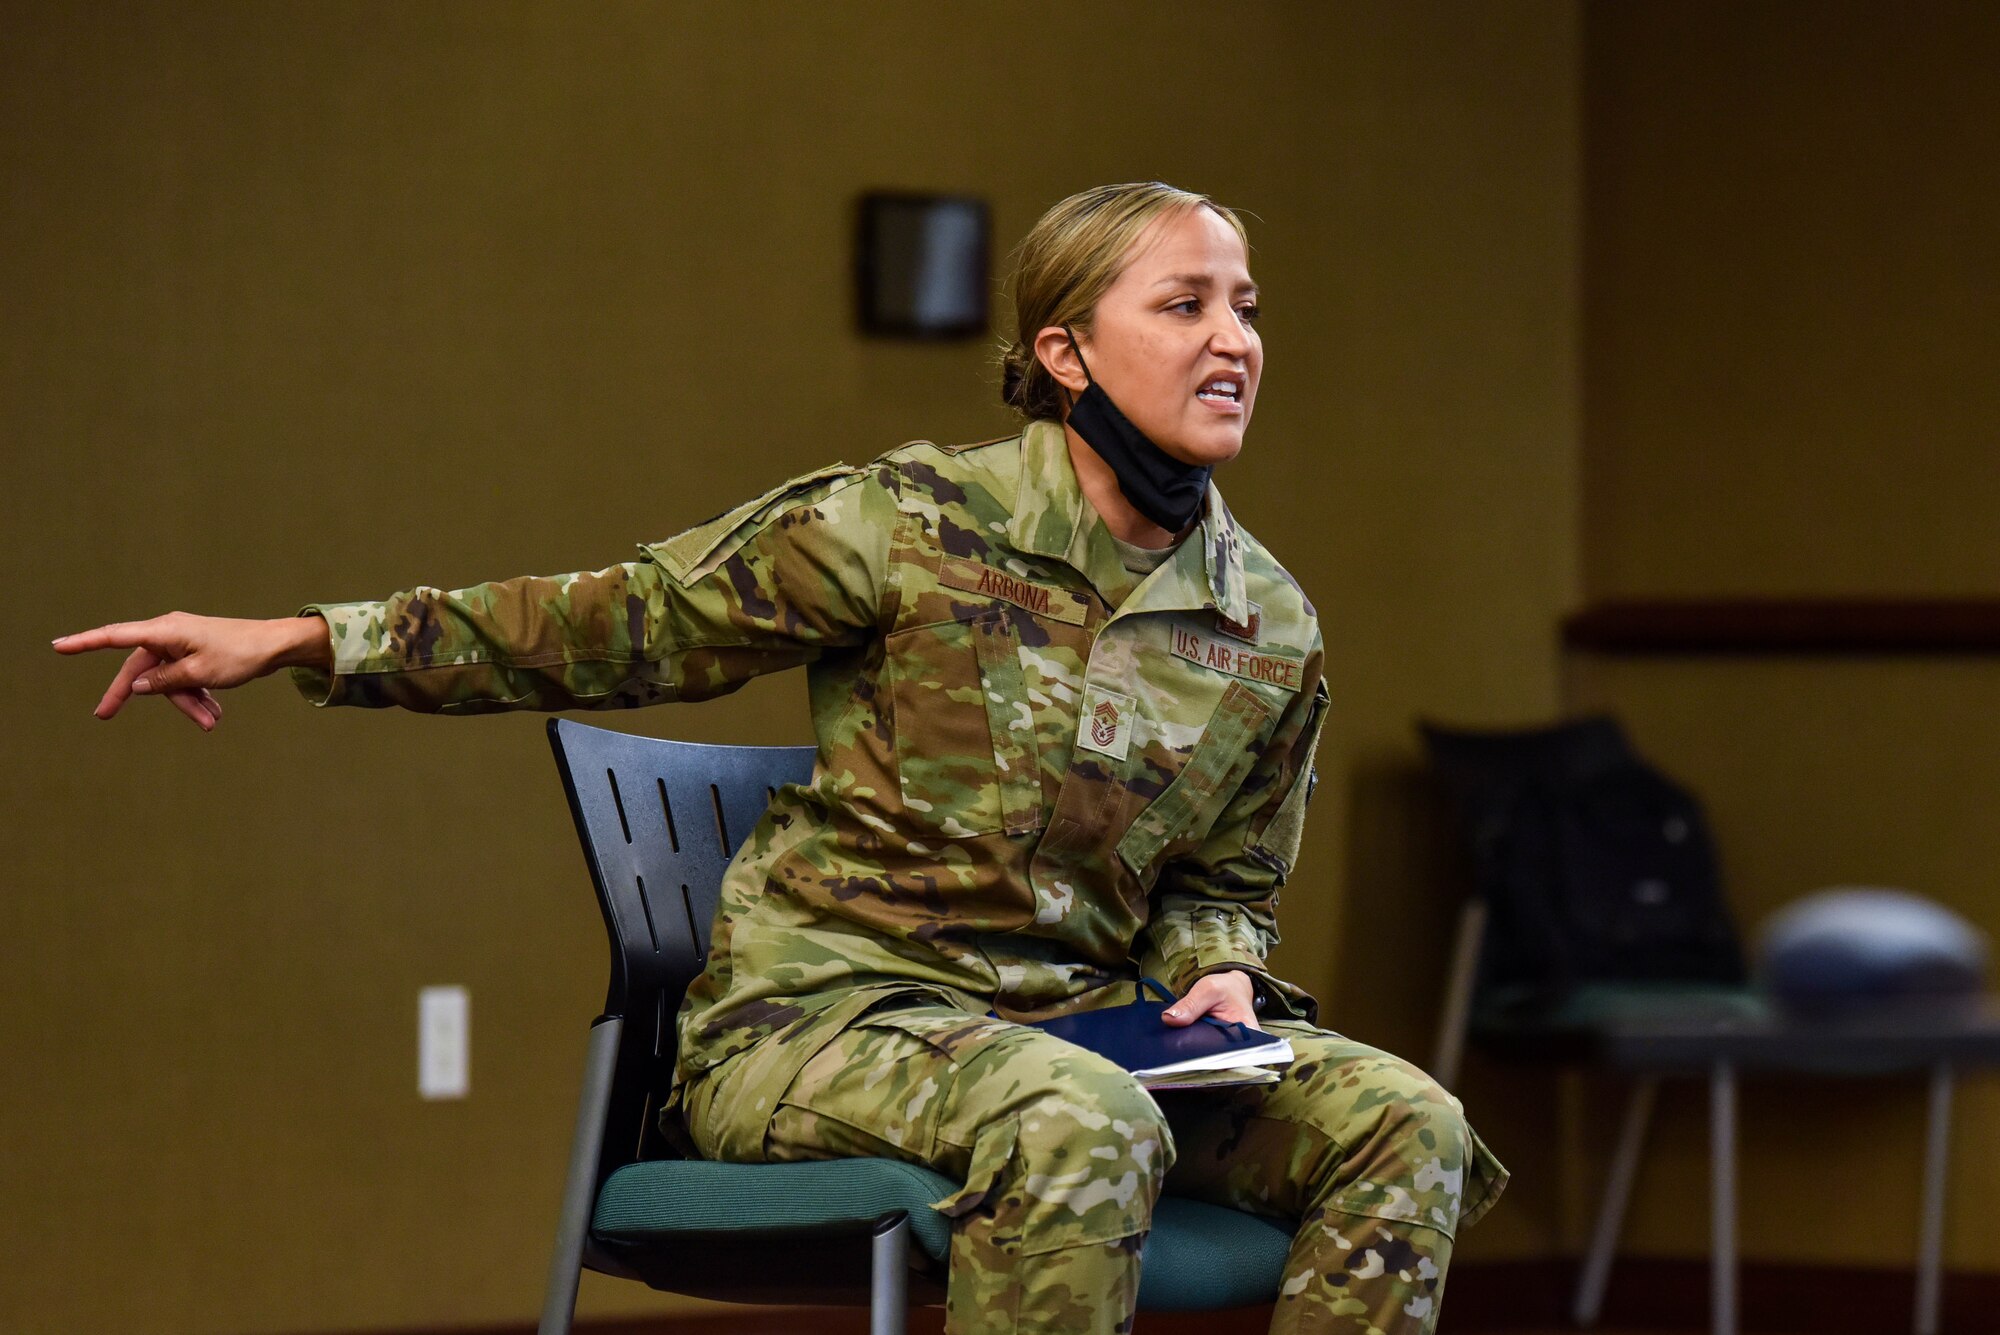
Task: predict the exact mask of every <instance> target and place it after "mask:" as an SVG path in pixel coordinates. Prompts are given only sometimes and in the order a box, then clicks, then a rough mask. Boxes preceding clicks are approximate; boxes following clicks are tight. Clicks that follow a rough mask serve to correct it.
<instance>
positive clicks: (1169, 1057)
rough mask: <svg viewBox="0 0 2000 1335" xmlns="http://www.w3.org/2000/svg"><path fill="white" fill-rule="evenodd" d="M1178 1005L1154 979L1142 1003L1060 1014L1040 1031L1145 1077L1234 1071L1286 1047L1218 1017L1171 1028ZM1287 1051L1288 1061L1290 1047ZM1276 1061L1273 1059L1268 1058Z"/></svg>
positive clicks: (1141, 993) (1146, 983)
mask: <svg viewBox="0 0 2000 1335" xmlns="http://www.w3.org/2000/svg"><path fill="white" fill-rule="evenodd" d="M1148 987H1151V988H1153V989H1154V990H1155V991H1157V992H1158V993H1159V994H1160V996H1161V997H1162V998H1164V1000H1158V1001H1155V1000H1149V999H1148V998H1147V997H1146V995H1145V989H1146V988H1148ZM1173 1002H1174V997H1173V994H1172V993H1171V992H1169V991H1168V990H1167V989H1166V988H1165V987H1163V986H1161V985H1160V984H1159V983H1158V982H1157V981H1155V980H1154V979H1151V978H1148V979H1146V980H1144V982H1142V983H1141V984H1140V988H1139V998H1138V999H1137V1000H1135V1001H1132V1002H1130V1003H1128V1004H1126V1005H1123V1006H1103V1007H1100V1008H1098V1009H1096V1010H1088V1011H1077V1012H1075V1013H1074V1014H1070V1015H1059V1016H1057V1017H1056V1018H1054V1019H1052V1020H1041V1021H1038V1022H1036V1024H1035V1027H1036V1028H1037V1029H1044V1030H1047V1031H1048V1032H1049V1033H1051V1034H1054V1035H1055V1036H1056V1037H1057V1038H1060V1039H1064V1040H1066V1041H1068V1042H1071V1043H1074V1044H1076V1045H1077V1046H1078V1047H1081V1048H1089V1049H1090V1050H1091V1051H1092V1052H1095V1053H1097V1054H1098V1055H1100V1056H1103V1057H1109V1058H1110V1059H1111V1060H1112V1061H1114V1062H1117V1063H1118V1064H1119V1065H1120V1066H1122V1067H1124V1068H1125V1069H1126V1070H1128V1071H1134V1072H1142V1073H1144V1072H1153V1071H1157V1070H1158V1069H1159V1068H1161V1067H1171V1066H1176V1065H1179V1064H1180V1063H1184V1062H1190V1061H1197V1060H1199V1061H1202V1062H1203V1064H1204V1065H1207V1064H1209V1063H1211V1062H1212V1063H1213V1064H1214V1065H1215V1066H1233V1065H1236V1064H1237V1063H1235V1062H1232V1061H1230V1060H1229V1058H1231V1057H1234V1056H1237V1055H1239V1054H1242V1064H1243V1065H1253V1064H1257V1063H1258V1062H1259V1058H1258V1057H1256V1056H1253V1055H1249V1054H1252V1053H1254V1052H1256V1051H1257V1050H1258V1049H1260V1048H1262V1049H1269V1048H1272V1047H1273V1046H1274V1045H1284V1040H1283V1039H1282V1038H1281V1037H1280V1036H1279V1035H1277V1034H1270V1033H1265V1032H1264V1031H1263V1030H1260V1029H1252V1028H1251V1027H1250V1026H1248V1025H1244V1024H1235V1023H1233V1022H1231V1021H1228V1020H1218V1019H1216V1018H1215V1017H1214V1016H1212V1015H1204V1016H1202V1017H1201V1018H1200V1019H1198V1020H1196V1021H1195V1022H1194V1023H1192V1024H1187V1025H1172V1024H1168V1023H1167V1022H1166V1020H1165V1019H1164V1018H1163V1016H1164V1013H1165V1011H1166V1009H1167V1007H1168V1006H1171V1005H1172V1004H1173ZM1284 1046H1285V1047H1286V1048H1287V1057H1288V1056H1289V1051H1288V1049H1289V1045H1284ZM1270 1059H1271V1058H1270V1056H1269V1055H1268V1054H1267V1055H1266V1056H1265V1057H1264V1058H1263V1060H1266V1061H1268V1060H1270ZM1282 1059H1283V1058H1281V1060H1282Z"/></svg>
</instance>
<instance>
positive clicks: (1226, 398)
mask: <svg viewBox="0 0 2000 1335" xmlns="http://www.w3.org/2000/svg"><path fill="white" fill-rule="evenodd" d="M1195 397H1196V398H1198V399H1210V400H1213V401H1214V402H1217V403H1234V402H1236V386H1234V385H1231V384H1228V383H1226V382H1222V381H1218V382H1216V383H1215V384H1212V385H1203V386H1202V387H1201V388H1200V389H1198V390H1196V391H1195Z"/></svg>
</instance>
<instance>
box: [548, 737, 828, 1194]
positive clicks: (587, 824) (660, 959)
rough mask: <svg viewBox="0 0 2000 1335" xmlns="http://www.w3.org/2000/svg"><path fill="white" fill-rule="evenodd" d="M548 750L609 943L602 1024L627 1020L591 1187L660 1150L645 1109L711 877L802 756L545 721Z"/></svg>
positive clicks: (801, 771)
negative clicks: (608, 982) (552, 755)
mask: <svg viewBox="0 0 2000 1335" xmlns="http://www.w3.org/2000/svg"><path fill="white" fill-rule="evenodd" d="M548 733H549V746H550V748H551V749H552V750H553V751H554V752H555V757H556V768H557V769H558V770H559V771H561V773H562V781H563V792H564V793H565V794H566V795H567V796H568V798H569V809H570V815H571V816H573V817H574V818H575V820H576V832H577V837H578V839H579V840H581V841H582V844H583V851H584V859H585V861H586V862H587V863H588V864H589V866H590V879H591V882H592V884H593V885H595V886H596V888H597V904H598V908H599V909H600V910H601V911H602V912H603V914H604V928H605V931H606V933H607V934H608V935H609V937H610V939H611V985H610V989H609V991H608V992H607V994H606V996H605V999H604V1017H603V1018H612V1017H616V1018H619V1019H621V1020H622V1021H623V1022H624V1028H623V1032H622V1034H621V1036H620V1040H619V1052H618V1066H617V1074H616V1076H615V1077H614V1078H613V1081H612V1087H611V1105H610V1112H609V1115H608V1117H607V1120H606V1124H605V1135H604V1152H603V1156H602V1162H601V1164H600V1167H599V1171H598V1175H597V1177H598V1181H599V1182H600V1183H602V1182H603V1180H604V1179H605V1178H606V1177H607V1176H609V1175H610V1174H611V1173H612V1172H613V1171H615V1170H616V1169H618V1168H620V1167H622V1166H624V1165H625V1164H627V1163H632V1162H635V1161H637V1160H639V1159H649V1158H658V1157H660V1156H661V1155H662V1154H665V1153H669V1152H671V1148H672V1147H671V1146H669V1145H666V1144H664V1143H663V1142H662V1141H661V1138H660V1137H659V1135H658V1131H657V1128H656V1127H655V1126H654V1125H653V1123H654V1120H655V1118H654V1110H655V1109H656V1108H658V1106H659V1100H660V1097H661V1095H663V1094H664V1093H665V1091H666V1089H667V1085H668V1082H669V1081H670V1079H671V1078H672V1075H673V1066H674V1056H675V1049H676V1042H675V1033H674V1017H675V1015H676V1014H677V1013H678V1012H679V1010H680V1005H681V998H682V997H683V996H684V995H685V994H686V992H687V989H688V984H690V983H692V982H693V981H694V980H695V978H696V977H697V976H699V975H700V973H701V970H702V967H703V963H704V961H705V960H706V959H707V956H708V944H709V929H710V927H711V925H712V923H713V921H714V918H715V905H716V899H717V897H718V895H719V893H720V891H721V886H722V873H723V871H724V869H725V868H727V867H728V865H729V860H730V858H731V857H732V856H733V855H734V854H735V852H736V850H737V849H738V848H739V847H741V846H742V844H743V841H744V839H745V838H747V837H748V836H749V834H750V831H751V829H752V828H753V827H754V826H755V825H756V824H757V822H758V820H759V819H761V818H762V817H763V815H764V810H765V808H766V807H768V806H769V805H770V803H771V800H772V798H773V797H775V796H776V794H777V790H778V789H779V788H782V787H784V786H785V785H787V784H794V783H798V784H803V783H809V782H810V781H811V779H812V772H813V760H814V755H815V749H814V748H813V747H810V746H707V745H703V744H701V743H699V742H672V741H665V740H663V739H660V738H656V737H636V736H633V735H632V734H630V733H623V732H612V731H609V730H607V729H604V728H593V727H589V726H587V725H585V724H582V723H574V722H571V721H570V720H568V719H550V720H549V724H548Z"/></svg>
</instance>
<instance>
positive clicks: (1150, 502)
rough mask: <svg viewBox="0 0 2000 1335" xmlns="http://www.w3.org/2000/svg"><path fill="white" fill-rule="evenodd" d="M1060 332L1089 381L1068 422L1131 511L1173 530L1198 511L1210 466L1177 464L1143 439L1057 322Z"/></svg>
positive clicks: (1206, 484) (1191, 518)
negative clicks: (1109, 473) (1108, 469)
mask: <svg viewBox="0 0 2000 1335" xmlns="http://www.w3.org/2000/svg"><path fill="white" fill-rule="evenodd" d="M1063 333H1065V334H1068V335H1069V345H1070V347H1072V348H1075V349H1076V359H1077V361H1079V362H1082V363H1083V377H1084V379H1085V380H1086V381H1088V382H1089V383H1088V387H1087V388H1086V389H1085V390H1084V391H1083V393H1082V394H1081V395H1079V396H1078V397H1077V399H1076V401H1075V402H1073V403H1072V404H1071V405H1070V409H1069V424H1070V425H1071V426H1073V427H1075V428H1076V434H1077V435H1079V436H1082V437H1083V439H1084V441H1085V443H1087V444H1088V445H1089V446H1090V448H1091V449H1093V450H1096V451H1097V453H1098V455H1099V457H1101V458H1102V459H1103V460H1104V462H1105V463H1107V464H1110V465H1111V471H1112V473H1113V474H1114V475H1115V476H1116V477H1117V478H1118V490H1120V491H1122V492H1124V493H1125V499H1126V500H1128V501H1130V502H1132V506H1133V508H1134V509H1136V510H1137V511H1138V512H1139V513H1140V514H1142V515H1144V516H1146V518H1148V519H1150V520H1152V521H1153V522H1154V523H1155V524H1158V525H1159V526H1160V527H1161V528H1163V529H1165V530H1167V532H1169V533H1179V532H1180V531H1181V530H1182V529H1184V528H1186V527H1187V526H1188V525H1189V524H1190V523H1192V522H1193V521H1194V517H1195V515H1197V514H1199V513H1200V512H1201V502H1202V498H1203V497H1205V496H1207V495H1208V475H1209V474H1210V473H1212V472H1214V471H1215V470H1214V468H1213V466H1212V465H1209V464H1201V465H1199V466H1197V465H1195V464H1189V463H1182V462H1181V461H1180V460H1179V459H1176V458H1174V456H1173V455H1171V454H1168V453H1167V452H1166V451H1165V450H1163V449H1161V448H1160V447H1159V446H1157V445H1155V444H1154V443H1153V442H1152V441H1150V440H1148V439H1147V438H1146V433H1145V432H1143V431H1141V430H1140V429H1139V428H1138V427H1136V426H1133V425H1132V421H1131V419H1130V418H1128V417H1126V416H1125V414H1124V413H1122V412H1120V411H1118V405H1117V404H1115V403H1113V402H1112V401H1111V396H1110V395H1109V394H1106V393H1105V392H1104V390H1103V389H1102V388H1100V387H1099V385H1098V383H1097V381H1096V379H1095V378H1093V377H1092V376H1091V374H1090V363H1088V362H1085V361H1084V360H1083V349H1082V348H1078V347H1077V346H1076V335H1075V334H1071V333H1070V332H1069V326H1068V325H1064V326H1063Z"/></svg>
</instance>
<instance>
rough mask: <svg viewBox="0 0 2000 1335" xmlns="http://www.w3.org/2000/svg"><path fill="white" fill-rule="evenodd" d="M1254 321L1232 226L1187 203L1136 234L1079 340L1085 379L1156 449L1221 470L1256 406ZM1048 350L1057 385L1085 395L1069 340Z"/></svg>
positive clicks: (1245, 261) (1245, 260)
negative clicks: (1098, 387)
mask: <svg viewBox="0 0 2000 1335" xmlns="http://www.w3.org/2000/svg"><path fill="white" fill-rule="evenodd" d="M1256 318H1257V285H1256V284H1255V283H1253V282H1251V281H1250V268H1249V257H1248V256H1247V255H1245V254H1244V250H1243V242H1242V241H1241V240H1240V239H1239V238H1238V237H1237V235H1236V229H1235V228H1233V227H1231V226H1230V225H1229V224H1228V223H1226V222H1224V221H1223V220H1222V217H1221V216H1220V215H1219V214H1217V213H1216V212H1215V211H1214V210H1213V209H1210V208H1207V207H1196V208H1191V209H1187V210H1184V211H1182V212H1180V213H1177V214H1172V215H1165V216H1162V217H1159V218H1156V219H1154V220H1153V222H1152V223H1151V224H1150V225H1149V226H1148V227H1147V228H1146V230H1145V231H1143V232H1141V233H1140V234H1139V237H1138V239H1137V240H1136V241H1134V242H1133V244H1132V250H1131V253H1130V254H1129V255H1128V256H1127V257H1126V260H1125V267H1124V269H1123V270H1122V271H1121V272H1120V273H1119V275H1118V277H1117V279H1116V280H1115V281H1114V282H1113V283H1112V284H1111V286H1110V287H1109V288H1108V289H1106V291H1105V293H1104V296H1103V297H1102V298H1100V299H1099V301H1098V303H1097V312H1096V317H1095V322H1094V327H1093V328H1092V329H1091V330H1090V331H1089V333H1088V334H1086V333H1085V331H1083V330H1081V329H1079V330H1077V331H1076V337H1077V341H1078V342H1079V343H1080V344H1082V346H1083V354H1084V357H1085V359H1086V360H1087V361H1088V362H1089V364H1090V374H1091V375H1092V376H1093V377H1095V378H1096V379H1097V381H1098V382H1099V383H1100V384H1102V385H1103V387H1104V392H1105V393H1106V394H1108V395H1110V396H1111V399H1112V401H1113V402H1115V403H1116V404H1117V405H1118V407H1119V408H1120V409H1122V410H1123V411H1124V413H1125V415H1126V416H1127V417H1129V418H1130V419H1131V420H1132V424H1133V425H1134V426H1136V427H1138V428H1139V429H1140V430H1141V431H1143V432H1145V433H1146V435H1147V436H1148V437H1149V438H1151V440H1152V441H1153V443H1154V444H1156V445H1158V446H1159V447H1160V448H1161V449H1162V450H1165V451H1166V452H1167V453H1168V454H1171V455H1172V456H1174V458H1176V459H1179V460H1181V461H1182V462H1183V463H1190V464H1219V463H1222V462H1224V461H1226V460H1229V459H1233V458H1235V457H1236V454H1237V452H1238V451H1239V450H1241V449H1242V448H1243V432H1244V430H1245V429H1246V428H1248V427H1249V425H1250V412H1251V409H1252V408H1253V407H1255V405H1256V402H1257V381H1258V378H1259V376H1260V375H1261V374H1262V373H1263V369H1264V344H1263V341H1262V340H1261V339H1260V338H1258V336H1257V327H1256V324H1255V323H1254V322H1255V320H1256ZM1046 332H1047V331H1044V333H1045V334H1046ZM1055 332H1056V336H1057V338H1059V339H1060V338H1062V333H1061V330H1059V329H1058V330H1056V331H1055ZM1037 342H1038V344H1042V345H1044V346H1047V340H1046V339H1045V338H1042V339H1038V340H1037ZM1049 350H1050V351H1051V352H1055V353H1056V356H1057V360H1056V361H1055V362H1054V365H1053V366H1052V367H1051V370H1052V371H1054V372H1055V375H1056V378H1057V379H1058V380H1060V381H1061V382H1062V383H1063V384H1065V385H1067V386H1069V388H1070V391H1071V393H1072V394H1080V393H1082V391H1083V389H1084V388H1085V386H1086V385H1087V383H1088V382H1087V381H1086V380H1085V379H1084V375H1083V369H1082V367H1080V366H1078V365H1077V361H1076V357H1075V355H1074V354H1073V353H1070V352H1069V347H1068V341H1067V340H1066V339H1064V340H1063V341H1062V344H1061V347H1060V350H1058V349H1056V348H1054V347H1050V349H1049Z"/></svg>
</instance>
